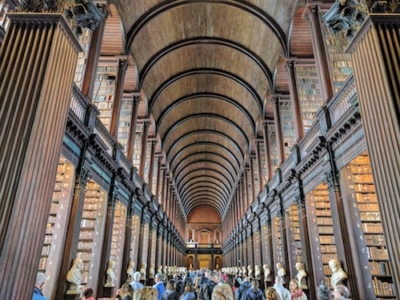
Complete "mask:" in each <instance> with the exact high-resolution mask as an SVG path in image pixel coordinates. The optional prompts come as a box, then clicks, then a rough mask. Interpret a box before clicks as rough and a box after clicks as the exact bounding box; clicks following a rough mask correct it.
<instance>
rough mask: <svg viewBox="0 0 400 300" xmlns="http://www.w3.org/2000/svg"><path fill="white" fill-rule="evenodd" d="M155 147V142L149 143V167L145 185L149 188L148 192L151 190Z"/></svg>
mask: <svg viewBox="0 0 400 300" xmlns="http://www.w3.org/2000/svg"><path fill="white" fill-rule="evenodd" d="M156 145H157V141H156V140H154V141H151V153H150V165H149V179H148V181H147V182H148V183H147V185H148V186H149V191H150V192H151V191H152V189H153V172H154V159H155V155H156Z"/></svg>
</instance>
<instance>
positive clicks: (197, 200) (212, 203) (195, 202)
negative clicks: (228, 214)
mask: <svg viewBox="0 0 400 300" xmlns="http://www.w3.org/2000/svg"><path fill="white" fill-rule="evenodd" d="M205 204H206V205H210V206H213V207H214V208H215V209H216V210H217V211H218V212H219V213H220V215H222V214H223V212H224V205H223V204H221V203H220V202H216V201H215V200H214V199H212V198H207V197H201V196H200V197H198V198H195V199H193V200H191V201H190V202H189V203H188V205H187V206H185V209H186V211H187V212H188V214H189V213H190V212H191V211H192V210H193V209H194V208H196V207H197V206H202V205H205Z"/></svg>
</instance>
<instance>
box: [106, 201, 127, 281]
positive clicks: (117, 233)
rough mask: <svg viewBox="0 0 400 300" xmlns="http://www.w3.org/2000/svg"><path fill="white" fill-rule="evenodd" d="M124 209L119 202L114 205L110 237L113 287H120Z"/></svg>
mask: <svg viewBox="0 0 400 300" xmlns="http://www.w3.org/2000/svg"><path fill="white" fill-rule="evenodd" d="M126 212H127V210H126V207H125V206H124V205H123V204H122V203H121V202H119V201H117V203H116V204H115V212H114V223H113V231H112V237H111V250H110V261H111V260H112V261H113V262H115V265H114V269H115V280H114V284H115V286H121V282H120V279H121V278H120V276H119V275H120V274H121V270H122V260H123V253H124V251H123V250H124V244H125V229H126Z"/></svg>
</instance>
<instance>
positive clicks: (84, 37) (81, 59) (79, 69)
mask: <svg viewBox="0 0 400 300" xmlns="http://www.w3.org/2000/svg"><path fill="white" fill-rule="evenodd" d="M91 36H92V32H91V31H90V30H89V29H83V31H82V34H81V35H80V36H79V44H80V45H81V47H82V49H83V51H82V52H79V53H78V61H77V64H76V70H75V77H74V82H75V84H76V85H77V87H78V88H80V89H81V88H82V83H83V77H84V75H85V68H86V62H87V57H88V54H89V46H90V39H91Z"/></svg>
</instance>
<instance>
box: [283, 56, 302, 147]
mask: <svg viewBox="0 0 400 300" xmlns="http://www.w3.org/2000/svg"><path fill="white" fill-rule="evenodd" d="M285 68H286V72H287V76H288V82H289V93H290V101H291V103H292V114H293V123H294V130H295V134H296V143H298V142H299V141H300V140H301V139H302V138H303V137H304V126H303V121H302V117H301V107H300V99H299V93H298V91H297V84H296V72H295V68H294V61H293V60H287V61H286V64H285Z"/></svg>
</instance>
